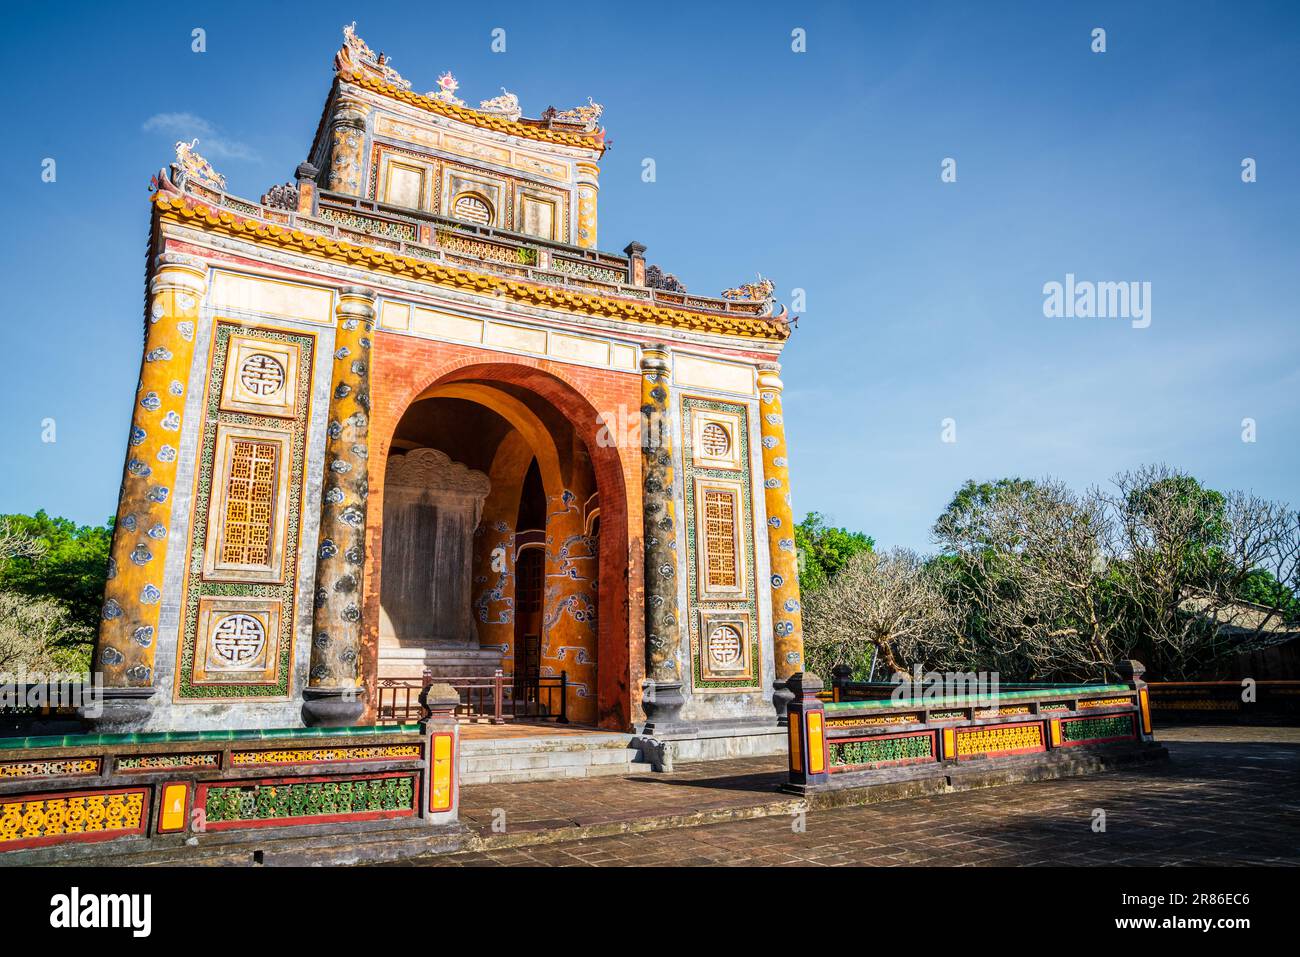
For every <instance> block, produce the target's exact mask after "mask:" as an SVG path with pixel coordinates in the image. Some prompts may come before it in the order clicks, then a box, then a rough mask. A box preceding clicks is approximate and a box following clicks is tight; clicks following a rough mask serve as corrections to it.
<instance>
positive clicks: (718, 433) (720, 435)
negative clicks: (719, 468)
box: [700, 422, 731, 459]
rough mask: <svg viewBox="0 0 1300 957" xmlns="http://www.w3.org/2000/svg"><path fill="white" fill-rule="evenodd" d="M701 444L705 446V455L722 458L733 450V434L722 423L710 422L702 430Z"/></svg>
mask: <svg viewBox="0 0 1300 957" xmlns="http://www.w3.org/2000/svg"><path fill="white" fill-rule="evenodd" d="M700 444H702V445H703V446H704V454H705V455H708V456H711V457H712V458H715V459H717V458H722V457H723V456H724V455H726V454H727V453H728V452H730V451H731V436H730V435H729V434H728V433H727V430H726V429H725V428H723V427H722V426H721V425H719V424H718V423H716V422H710V423H708V424H707V425H706V426H704V428H703V429H701V430H700Z"/></svg>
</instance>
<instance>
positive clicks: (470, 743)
mask: <svg viewBox="0 0 1300 957" xmlns="http://www.w3.org/2000/svg"><path fill="white" fill-rule="evenodd" d="M630 742H631V735H627V734H600V733H593V734H581V735H576V734H569V735H561V734H557V735H539V736H534V737H517V738H461V742H460V753H461V756H462V757H463V756H465V755H470V754H473V755H479V754H540V753H543V752H564V751H602V750H609V751H622V750H627V749H628V747H629V744H630Z"/></svg>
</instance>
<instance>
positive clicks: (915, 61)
mask: <svg viewBox="0 0 1300 957" xmlns="http://www.w3.org/2000/svg"><path fill="white" fill-rule="evenodd" d="M9 9H10V14H9V15H8V16H7V17H6V32H5V36H4V39H3V41H0V42H2V43H3V46H4V51H3V52H4V60H5V62H7V63H9V64H10V65H11V70H10V73H9V85H10V95H9V97H8V109H9V115H10V127H9V129H10V133H11V135H10V140H9V142H10V145H9V147H8V148H7V149H6V150H5V151H4V155H3V158H2V159H0V164H3V177H4V180H3V181H4V183H5V186H6V191H5V192H6V205H7V212H8V217H7V219H8V223H7V228H6V229H5V230H4V231H3V233H2V238H0V251H2V256H0V264H2V265H0V268H2V269H3V276H4V282H5V291H6V296H5V298H6V301H7V304H8V311H9V314H8V316H7V317H6V318H5V320H4V323H3V336H4V344H5V349H4V356H5V360H6V366H7V379H8V381H9V383H10V386H11V387H10V389H9V390H8V394H9V396H10V401H9V403H8V408H7V414H6V415H5V416H3V417H0V443H3V444H2V445H0V447H3V448H4V449H5V450H6V451H5V458H6V468H4V469H3V470H0V512H3V511H31V510H34V509H36V508H41V507H43V508H45V509H47V510H48V511H50V512H53V513H56V514H62V515H66V516H69V517H71V518H74V519H77V520H79V521H83V522H92V521H95V522H97V521H102V520H103V519H104V518H105V517H106V516H108V515H109V514H111V513H112V512H113V510H114V508H115V505H116V497H117V488H118V484H119V481H120V473H121V464H122V457H123V450H124V448H125V444H124V443H125V438H126V432H127V426H128V422H129V416H130V409H131V393H132V388H133V386H134V384H135V379H136V375H137V371H138V365H139V361H140V329H141V322H142V319H141V315H142V300H143V274H144V255H145V248H146V241H147V229H148V209H147V205H146V200H147V192H146V187H147V184H148V180H149V177H150V175H151V173H153V172H154V171H155V170H157V169H158V168H159V167H160V166H162V165H163V164H164V163H165V162H167V160H168V159H169V157H170V156H171V154H172V144H173V142H174V141H175V140H176V139H178V138H179V137H180V135H181V134H182V132H184V130H183V129H181V128H179V127H185V126H186V125H187V124H188V126H189V127H190V128H191V129H192V130H193V132H192V133H191V135H198V136H199V137H200V138H201V140H202V142H201V144H200V146H199V151H200V152H202V153H204V154H205V155H207V156H208V157H209V158H210V159H211V160H212V161H213V163H214V164H215V165H216V167H217V168H218V169H219V170H221V171H222V172H224V173H225V174H226V176H227V178H228V180H229V184H230V187H231V190H232V191H233V192H235V193H236V194H240V195H244V196H249V197H254V198H255V197H257V196H259V195H260V194H261V193H262V192H263V191H264V190H265V189H266V187H268V186H269V185H271V184H272V183H275V182H284V181H285V180H286V179H288V178H290V177H291V175H292V172H293V169H294V167H295V166H296V165H297V164H298V163H299V162H300V161H301V160H302V159H303V158H304V157H305V153H306V150H307V148H308V145H309V143H310V139H311V136H312V133H313V131H314V130H315V127H316V123H317V120H318V119H319V115H320V110H321V106H322V104H323V101H324V97H325V95H326V93H327V91H328V87H329V81H330V75H331V73H330V61H331V57H332V56H333V53H334V51H335V50H336V49H337V47H338V45H339V43H340V36H341V34H340V31H341V27H342V26H343V24H345V23H347V22H350V21H351V20H353V19H357V20H358V21H359V22H358V32H359V33H360V34H361V36H363V37H364V38H365V39H366V40H367V41H368V42H369V43H370V45H371V46H372V47H373V48H375V49H376V50H380V49H382V50H384V51H385V52H387V53H388V54H389V55H390V56H391V57H392V59H393V63H394V65H395V66H396V67H397V69H398V70H400V71H401V72H402V73H403V75H405V76H406V78H407V79H409V80H411V81H412V83H413V85H414V87H415V88H416V89H417V90H425V89H429V88H432V87H433V85H434V82H435V79H436V77H437V75H438V74H439V73H441V72H442V71H444V70H447V69H450V70H452V71H453V72H454V73H455V74H456V76H457V78H458V79H459V80H460V82H461V89H460V93H461V95H462V96H463V97H464V98H465V99H466V100H467V101H468V102H471V103H474V102H477V101H478V100H480V99H484V98H487V97H490V96H494V95H496V94H497V93H499V92H500V88H501V87H502V86H505V87H507V88H509V89H510V90H513V91H515V92H517V93H518V94H519V96H520V99H521V101H522V104H523V107H524V110H525V112H526V113H527V114H528V115H533V116H535V115H537V114H538V113H540V112H541V111H542V110H543V109H545V107H546V106H548V105H550V104H555V105H556V106H558V107H560V108H565V107H568V106H572V105H576V104H578V103H585V102H586V98H587V96H589V95H590V96H593V97H594V98H595V99H596V100H597V101H598V102H601V103H603V104H604V105H605V107H606V111H605V117H604V120H605V123H606V124H607V127H608V129H609V136H610V138H611V140H612V141H613V149H612V150H611V151H610V152H609V154H608V155H607V157H606V160H605V162H604V169H603V173H602V177H601V182H602V194H601V218H600V239H601V246H602V248H606V249H613V250H620V249H622V247H623V246H624V245H625V244H626V243H627V242H628V241H630V240H633V239H635V240H638V241H640V242H642V243H645V244H646V245H647V246H648V247H649V252H648V254H647V255H648V258H649V260H650V261H651V262H657V263H659V264H660V265H662V266H663V267H664V268H665V269H666V270H668V271H671V272H674V273H676V274H677V275H678V276H679V277H680V278H681V279H682V280H683V281H684V282H685V283H686V284H687V285H688V286H689V287H690V288H691V289H692V290H695V291H700V292H704V293H716V292H718V291H719V290H721V289H723V288H724V287H726V286H730V285H734V284H735V283H737V282H741V281H746V280H748V279H750V278H752V276H753V274H754V272H755V271H757V270H761V271H762V272H763V273H764V274H765V275H769V276H771V277H772V278H773V279H774V280H775V281H776V283H777V289H778V295H779V296H781V297H782V298H786V299H788V297H789V295H790V290H791V289H792V288H795V287H800V288H803V289H805V290H806V291H807V313H806V316H805V317H804V318H803V319H802V321H801V322H800V325H799V329H798V331H797V332H796V333H795V335H794V336H793V338H792V339H791V340H790V343H789V345H788V347H787V350H786V355H785V372H784V379H785V381H786V387H787V400H786V414H787V423H788V429H789V434H790V446H791V466H792V470H793V478H794V490H795V506H796V510H797V511H799V512H803V511H805V510H810V509H817V510H821V511H824V512H827V513H829V514H830V515H831V517H832V518H833V519H834V520H835V521H836V522H838V523H840V524H845V525H848V526H849V527H851V528H855V529H862V530H864V531H867V532H869V533H870V534H872V535H873V536H875V537H876V539H877V541H879V542H880V543H882V544H885V545H908V546H912V547H915V548H919V549H922V550H925V549H927V548H929V547H930V539H929V528H930V526H931V524H932V523H933V521H934V518H935V517H936V515H937V514H938V513H939V512H940V511H941V510H942V508H943V507H944V505H945V504H946V503H947V501H948V499H949V498H950V497H951V495H952V493H953V492H954V490H955V489H956V488H957V487H958V486H959V485H960V484H961V483H962V482H963V481H964V480H965V479H967V478H977V479H991V478H996V477H999V476H1003V475H1013V474H1014V475H1024V476H1030V477H1036V476H1042V475H1048V474H1050V475H1054V476H1056V477H1059V478H1061V479H1064V480H1066V481H1068V482H1069V483H1071V484H1073V485H1076V486H1079V487H1082V486H1086V485H1089V484H1093V483H1100V482H1104V481H1105V480H1106V479H1107V478H1108V477H1109V476H1110V475H1111V474H1113V473H1114V472H1115V471H1117V470H1119V469H1121V468H1127V467H1132V466H1135V465H1138V464H1140V463H1144V462H1149V461H1165V462H1168V463H1170V464H1173V465H1176V466H1179V467H1182V468H1184V469H1187V470H1189V471H1191V472H1192V473H1193V474H1195V475H1197V476H1198V477H1199V478H1201V479H1202V480H1203V481H1205V482H1206V483H1208V484H1210V485H1212V486H1214V487H1217V488H1220V489H1228V488H1248V489H1252V490H1254V491H1256V492H1258V493H1260V494H1263V495H1267V496H1269V497H1273V498H1281V499H1286V500H1289V501H1291V502H1293V503H1296V502H1297V500H1300V495H1297V487H1298V486H1297V478H1296V476H1297V471H1298V469H1300V443H1298V442H1297V440H1296V438H1297V434H1298V432H1300V429H1298V428H1297V426H1300V398H1298V396H1300V334H1298V332H1297V328H1298V320H1300V316H1298V315H1297V309H1298V307H1297V299H1296V291H1295V290H1296V282H1297V277H1300V268H1298V267H1300V227H1297V223H1300V169H1298V164H1300V110H1297V109H1296V103H1297V102H1298V101H1300V5H1295V4H1287V3H1275V4H1269V3H1221V4H1213V3H1188V2H1181V3H1142V4H1129V3H1123V4H1101V3H1051V2H1033V3H1023V4H983V3H981V4H969V3H951V4H939V3H935V4H926V3H917V4H864V3H842V4H811V5H810V4H803V3H778V4H762V3H747V4H739V3H737V4H733V5H723V4H701V3H694V4H672V3H655V4H649V5H647V4H607V3H606V4H590V5H588V4H582V3H573V4H566V5H564V6H563V7H561V8H555V7H552V8H547V9H548V12H547V14H546V15H545V16H541V15H539V14H538V12H537V11H538V10H539V9H540V8H538V7H537V6H536V5H534V4H527V5H525V4H488V3H481V4H458V5H452V6H442V7H441V8H440V7H438V6H436V5H432V4H412V5H410V7H409V8H407V9H405V10H403V9H402V5H400V4H387V5H384V6H383V7H376V6H375V5H372V4H352V5H348V4H340V3H329V2H318V3H314V4H312V5H310V6H309V7H307V6H303V5H301V4H293V5H286V6H284V7H283V8H277V7H275V6H274V5H271V4H266V3H260V4H242V3H222V4H194V5H192V6H191V7H190V8H188V9H186V10H183V11H178V10H175V9H173V8H171V7H169V6H168V5H159V4H148V5H144V4H141V5H139V6H138V7H135V8H132V7H129V6H128V5H125V4H114V5H100V4H94V5H80V4H57V3H50V4H14V5H11V6H10V8H9ZM440 9H441V10H442V11H444V12H438V11H439V10H440ZM194 27H202V28H203V29H205V30H206V31H207V52H206V53H203V54H195V53H193V52H191V49H190V45H191V33H190V32H191V30H192V29H193V28H194ZM495 27H502V28H504V29H505V30H506V39H507V44H506V47H507V49H506V52H505V53H504V54H494V53H492V52H491V50H490V46H489V44H490V39H491V31H492V29H493V28H495ZM796 27H800V28H803V29H805V30H806V31H807V52H806V53H802V54H796V53H794V52H792V51H791V30H793V29H794V28H796ZM1094 27H1103V28H1104V29H1105V30H1106V31H1107V37H1106V39H1107V51H1106V52H1105V53H1102V54H1097V53H1093V52H1091V50H1090V44H1091V36H1090V34H1091V31H1092V29H1093V28H1094ZM168 114H189V115H190V116H191V117H194V118H197V120H184V121H180V122H179V127H178V125H177V124H178V121H176V120H174V119H161V120H159V119H154V121H153V122H152V123H151V122H150V119H151V117H159V116H160V115H161V116H164V117H165V116H166V115H168ZM200 121H201V122H200ZM187 138H188V137H187ZM46 157H52V158H54V159H55V160H56V161H57V164H58V165H57V181H56V182H55V183H43V182H42V181H41V175H40V174H41V163H42V160H43V159H44V158H46ZM645 157H652V158H654V160H655V163H656V170H657V181H656V182H654V183H644V182H642V179H641V175H640V174H641V168H642V165H641V164H642V160H643V158H645ZM947 157H951V158H953V159H955V160H956V162H957V181H956V182H955V183H943V182H941V180H940V164H941V162H942V161H943V160H944V159H945V158H947ZM1245 157H1252V158H1254V159H1255V160H1256V162H1257V164H1258V181H1257V182H1255V183H1253V184H1244V183H1243V182H1242V181H1241V162H1242V159H1243V158H1245ZM1067 273H1073V274H1075V275H1076V276H1077V277H1078V278H1079V279H1088V280H1095V281H1138V282H1150V283H1151V289H1152V296H1151V300H1152V301H1151V319H1152V321H1151V325H1150V326H1149V328H1146V329H1134V328H1132V327H1131V325H1130V323H1129V322H1127V321H1124V320H1117V319H1048V318H1045V317H1044V315H1043V308H1042V307H1043V292H1042V289H1043V284H1044V283H1047V282H1051V281H1064V279H1065V276H1066V274H1067ZM1247 417H1249V418H1253V419H1254V420H1255V421H1256V423H1257V441H1255V442H1254V443H1245V442H1243V441H1242V440H1241V431H1242V429H1241V422H1242V419H1244V418H1247ZM46 418H53V419H55V421H56V423H57V441H56V442H54V443H44V442H42V420H44V419H46ZM947 418H951V419H953V420H955V422H956V436H957V441H956V442H955V443H945V442H943V441H941V430H942V426H941V423H942V422H943V420H944V419H947Z"/></svg>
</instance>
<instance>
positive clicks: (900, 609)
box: [803, 548, 962, 677]
mask: <svg viewBox="0 0 1300 957" xmlns="http://www.w3.org/2000/svg"><path fill="white" fill-rule="evenodd" d="M940 574H941V572H940V571H939V570H938V569H936V568H932V567H930V566H928V565H927V564H926V563H925V562H924V561H923V560H922V559H921V557H920V556H919V555H917V554H916V552H913V551H909V550H908V549H901V548H900V549H893V550H890V551H888V552H885V553H883V554H876V553H875V552H874V551H870V550H862V551H859V552H858V553H857V554H855V555H853V556H852V557H850V558H849V559H848V560H847V561H846V562H845V564H844V566H843V567H842V568H841V569H840V570H839V571H838V573H837V574H836V575H835V576H834V577H833V578H831V579H830V581H829V582H828V583H827V584H826V585H825V586H824V587H823V588H821V589H818V590H816V591H814V592H811V593H810V594H808V595H807V596H806V597H805V598H804V601H803V624H804V650H805V653H806V655H807V657H808V666H809V669H810V670H812V671H816V672H818V673H820V674H829V673H830V670H831V668H832V667H834V666H835V665H837V664H846V665H848V666H849V667H851V668H852V669H853V670H854V672H855V673H856V674H858V675H861V676H864V677H865V675H866V674H867V672H868V671H869V668H870V662H871V660H872V657H873V652H874V653H875V655H876V656H877V658H878V663H879V664H880V665H881V666H883V668H882V671H883V673H884V674H885V675H888V674H890V673H894V672H900V671H907V670H908V669H909V667H910V666H911V665H912V664H914V663H925V664H927V665H928V666H929V667H931V668H939V667H944V666H949V665H951V664H952V662H953V661H955V660H956V658H958V657H960V656H961V654H962V648H961V642H960V640H954V639H955V638H957V629H956V625H957V619H956V617H955V615H953V614H952V611H953V607H952V606H951V605H950V604H949V603H948V602H946V601H945V600H944V594H943V588H942V586H941V584H940V581H939V575H940Z"/></svg>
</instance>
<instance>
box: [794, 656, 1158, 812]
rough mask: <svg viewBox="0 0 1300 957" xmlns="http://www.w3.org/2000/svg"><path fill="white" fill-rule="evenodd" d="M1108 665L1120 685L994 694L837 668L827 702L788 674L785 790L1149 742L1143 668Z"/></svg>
mask: <svg viewBox="0 0 1300 957" xmlns="http://www.w3.org/2000/svg"><path fill="white" fill-rule="evenodd" d="M1117 667H1118V669H1119V671H1120V674H1121V675H1122V676H1123V677H1124V678H1125V681H1124V682H1122V683H1110V684H1075V685H1065V684H1043V685H1030V684H1017V685H1012V686H1007V685H1002V686H1000V687H998V688H997V689H996V691H995V693H983V694H962V695H944V694H942V693H934V694H920V695H916V696H912V697H902V698H900V697H897V695H896V692H897V691H898V686H897V685H893V684H885V683H866V682H849V681H847V680H843V679H845V677H846V676H845V674H844V669H836V670H837V672H838V674H837V680H836V681H835V684H834V686H833V688H832V691H831V694H830V695H829V697H830V698H831V699H832V700H829V701H827V700H823V688H822V683H821V680H820V679H819V678H818V677H817V676H816V675H810V674H799V675H795V676H793V677H792V678H790V679H789V687H790V690H791V691H792V692H793V694H794V701H793V702H791V704H790V711H789V735H790V747H789V777H788V783H787V789H789V790H793V791H796V792H800V793H807V792H812V791H818V790H824V789H828V788H837V787H862V786H866V785H870V784H873V783H879V782H885V781H897V780H905V779H911V778H923V777H928V776H933V775H943V774H948V773H951V772H952V771H953V770H954V769H955V768H958V767H970V766H972V765H975V764H977V763H980V762H983V763H984V765H983V766H986V767H988V766H991V765H994V764H996V765H997V766H1003V765H1007V764H1016V763H1021V762H1033V761H1038V762H1059V761H1060V760H1062V759H1063V758H1064V757H1065V756H1067V755H1070V754H1079V753H1081V752H1089V751H1104V752H1115V753H1118V752H1121V751H1127V752H1142V751H1143V750H1154V749H1158V746H1157V745H1156V744H1155V738H1154V735H1153V733H1152V725H1151V696H1150V692H1149V690H1148V687H1147V685H1146V683H1145V682H1144V681H1143V680H1142V673H1143V670H1144V669H1143V667H1142V665H1141V663H1140V662H1121V663H1120V664H1119V665H1118V666H1117Z"/></svg>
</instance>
